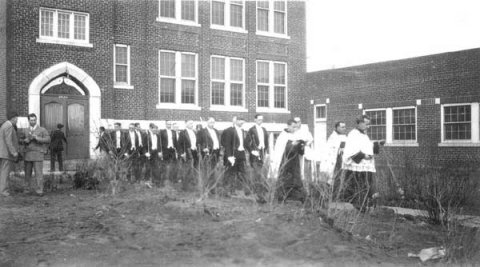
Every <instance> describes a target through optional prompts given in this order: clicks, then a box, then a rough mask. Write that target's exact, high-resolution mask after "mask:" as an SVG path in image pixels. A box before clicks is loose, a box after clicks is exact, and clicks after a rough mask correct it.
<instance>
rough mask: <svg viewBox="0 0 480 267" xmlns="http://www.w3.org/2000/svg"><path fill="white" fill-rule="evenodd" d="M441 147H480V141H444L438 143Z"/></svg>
mask: <svg viewBox="0 0 480 267" xmlns="http://www.w3.org/2000/svg"><path fill="white" fill-rule="evenodd" d="M438 146H439V147H480V142H472V141H466V142H461V141H457V142H442V143H439V144H438Z"/></svg>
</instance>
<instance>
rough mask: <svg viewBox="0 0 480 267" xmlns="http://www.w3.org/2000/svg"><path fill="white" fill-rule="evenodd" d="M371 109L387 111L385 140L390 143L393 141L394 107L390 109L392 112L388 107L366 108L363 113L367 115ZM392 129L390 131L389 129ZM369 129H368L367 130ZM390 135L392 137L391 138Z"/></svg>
mask: <svg viewBox="0 0 480 267" xmlns="http://www.w3.org/2000/svg"><path fill="white" fill-rule="evenodd" d="M369 111H385V142H386V143H388V142H389V141H390V143H391V142H392V132H393V129H392V112H391V111H392V109H390V112H388V110H387V109H386V108H371V109H364V110H363V115H366V114H367V112H369ZM389 113H390V114H389ZM389 122H390V127H389ZM389 129H390V131H389ZM367 131H368V130H367ZM389 137H390V138H389ZM372 141H379V140H373V139H372Z"/></svg>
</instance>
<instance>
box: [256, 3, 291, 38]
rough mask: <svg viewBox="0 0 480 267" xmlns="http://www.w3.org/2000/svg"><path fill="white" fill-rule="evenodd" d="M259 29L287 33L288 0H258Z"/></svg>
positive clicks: (281, 33)
mask: <svg viewBox="0 0 480 267" xmlns="http://www.w3.org/2000/svg"><path fill="white" fill-rule="evenodd" d="M257 31H258V32H268V33H273V34H276V35H285V34H287V2H286V0H266V1H257Z"/></svg>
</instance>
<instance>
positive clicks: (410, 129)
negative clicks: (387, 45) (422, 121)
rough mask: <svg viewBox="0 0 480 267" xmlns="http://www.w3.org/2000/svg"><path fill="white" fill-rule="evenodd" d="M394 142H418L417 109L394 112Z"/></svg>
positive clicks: (395, 110)
mask: <svg viewBox="0 0 480 267" xmlns="http://www.w3.org/2000/svg"><path fill="white" fill-rule="evenodd" d="M392 126H393V140H394V141H411V140H416V110H415V108H405V109H394V110H393V124H392Z"/></svg>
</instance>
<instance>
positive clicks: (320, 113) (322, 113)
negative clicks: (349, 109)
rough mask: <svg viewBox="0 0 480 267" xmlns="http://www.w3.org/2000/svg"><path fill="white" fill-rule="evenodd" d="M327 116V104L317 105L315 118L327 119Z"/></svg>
mask: <svg viewBox="0 0 480 267" xmlns="http://www.w3.org/2000/svg"><path fill="white" fill-rule="evenodd" d="M326 118H327V106H325V105H320V106H315V119H316V120H325V119H326Z"/></svg>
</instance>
